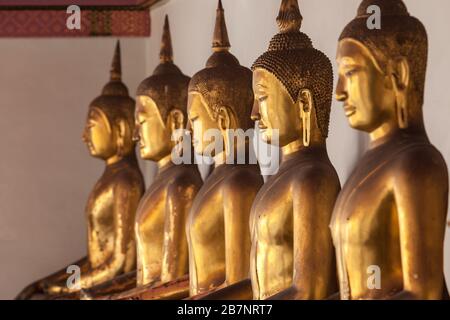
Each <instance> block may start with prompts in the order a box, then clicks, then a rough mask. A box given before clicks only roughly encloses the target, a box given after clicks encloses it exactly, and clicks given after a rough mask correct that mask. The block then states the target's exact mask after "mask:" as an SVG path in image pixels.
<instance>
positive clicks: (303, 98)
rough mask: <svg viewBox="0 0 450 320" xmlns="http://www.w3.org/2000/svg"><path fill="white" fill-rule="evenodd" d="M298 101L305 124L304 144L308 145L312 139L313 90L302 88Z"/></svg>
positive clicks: (303, 127) (303, 128)
mask: <svg viewBox="0 0 450 320" xmlns="http://www.w3.org/2000/svg"><path fill="white" fill-rule="evenodd" d="M298 103H299V107H300V118H301V119H302V124H303V125H302V130H303V145H304V146H305V147H307V146H309V143H310V141H311V113H312V109H313V107H314V104H313V95H312V92H311V91H310V90H309V89H301V90H300V93H299V97H298Z"/></svg>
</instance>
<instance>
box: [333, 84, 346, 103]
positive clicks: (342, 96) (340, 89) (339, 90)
mask: <svg viewBox="0 0 450 320" xmlns="http://www.w3.org/2000/svg"><path fill="white" fill-rule="evenodd" d="M347 98H348V94H347V92H346V91H345V88H344V85H343V81H342V80H341V79H339V80H338V83H337V86H336V100H337V101H340V102H344V101H345V100H347Z"/></svg>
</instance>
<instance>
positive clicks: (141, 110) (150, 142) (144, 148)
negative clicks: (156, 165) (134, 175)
mask: <svg viewBox="0 0 450 320" xmlns="http://www.w3.org/2000/svg"><path fill="white" fill-rule="evenodd" d="M135 119H136V124H135V138H136V140H139V151H140V154H141V157H142V158H143V159H147V160H152V161H159V160H161V159H162V158H164V157H165V156H166V155H168V154H170V152H171V150H172V141H171V131H170V129H169V128H168V127H167V125H166V124H165V123H164V121H163V119H162V117H161V113H160V112H159V109H158V106H157V105H156V103H155V101H153V99H152V98H150V97H148V96H138V97H137V99H136V114H135Z"/></svg>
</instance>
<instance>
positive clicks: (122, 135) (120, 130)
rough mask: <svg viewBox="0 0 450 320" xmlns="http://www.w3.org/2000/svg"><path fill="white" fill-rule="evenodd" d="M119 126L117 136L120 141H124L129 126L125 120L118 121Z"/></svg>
mask: <svg viewBox="0 0 450 320" xmlns="http://www.w3.org/2000/svg"><path fill="white" fill-rule="evenodd" d="M116 126H117V134H118V136H119V137H118V138H119V139H124V138H125V136H126V134H127V125H126V124H125V120H124V119H120V120H117V122H116Z"/></svg>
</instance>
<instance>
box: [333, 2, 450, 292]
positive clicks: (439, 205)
mask: <svg viewBox="0 0 450 320" xmlns="http://www.w3.org/2000/svg"><path fill="white" fill-rule="evenodd" d="M371 5H377V6H379V7H380V9H381V29H379V30H378V29H374V30H369V29H368V28H367V24H366V21H367V18H368V14H367V8H368V7H369V6H371ZM427 51H428V42H427V34H426V31H425V28H424V26H423V25H422V23H421V22H420V21H419V20H418V19H416V18H414V17H412V16H410V15H409V13H408V11H407V8H406V6H405V5H404V3H403V2H402V1H401V0H365V1H362V3H361V5H360V6H359V9H358V14H357V17H356V18H355V19H354V20H353V21H351V22H350V23H349V24H348V25H347V26H346V27H345V29H344V31H343V32H342V35H341V37H340V41H339V47H338V52H337V62H338V65H339V81H338V85H337V89H336V96H337V99H338V100H339V101H342V102H343V103H344V110H345V114H346V116H347V117H348V120H349V123H350V125H351V127H353V128H354V129H357V130H362V131H365V132H367V133H368V134H369V137H370V145H369V149H368V150H367V152H366V153H365V154H364V155H363V156H362V158H361V159H360V160H359V162H358V163H357V166H356V168H355V169H354V171H353V173H352V174H351V176H350V178H349V179H348V181H347V183H346V184H345V186H344V188H343V190H342V192H341V194H340V196H339V198H338V200H337V203H336V207H335V210H334V214H333V222H332V230H333V239H334V243H335V247H336V251H337V262H338V271H339V282H340V294H341V298H342V299H441V298H442V297H443V296H444V294H446V289H445V285H444V274H443V242H444V232H445V221H446V215H447V199H448V173H447V166H446V164H445V161H444V159H443V157H442V155H441V154H440V153H439V151H438V150H437V149H436V148H435V147H434V146H433V145H432V144H431V143H430V141H429V140H428V137H427V134H426V132H425V128H424V123H423V115H422V105H423V100H424V99H423V96H424V83H425V73H426V64H427ZM443 292H444V294H443Z"/></svg>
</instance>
